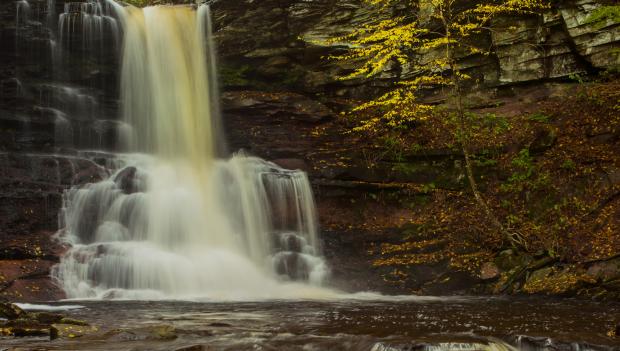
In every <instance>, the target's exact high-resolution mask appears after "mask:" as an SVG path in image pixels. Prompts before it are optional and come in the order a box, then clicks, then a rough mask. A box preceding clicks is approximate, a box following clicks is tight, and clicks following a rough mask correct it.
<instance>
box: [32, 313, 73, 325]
mask: <svg viewBox="0 0 620 351" xmlns="http://www.w3.org/2000/svg"><path fill="white" fill-rule="evenodd" d="M63 317H64V316H63V315H62V314H58V313H50V312H31V313H28V318H29V319H34V320H36V321H37V322H39V323H41V324H53V323H58V322H60V321H61V320H62V319H63Z"/></svg>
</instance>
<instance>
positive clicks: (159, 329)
mask: <svg viewBox="0 0 620 351" xmlns="http://www.w3.org/2000/svg"><path fill="white" fill-rule="evenodd" d="M105 336H106V337H107V338H108V339H109V340H119V341H121V340H122V341H136V340H174V339H176V338H177V337H178V336H177V333H176V329H175V328H174V327H173V326H171V325H167V324H163V325H153V326H148V327H143V328H136V329H116V330H112V331H109V332H107V333H106V335H105Z"/></svg>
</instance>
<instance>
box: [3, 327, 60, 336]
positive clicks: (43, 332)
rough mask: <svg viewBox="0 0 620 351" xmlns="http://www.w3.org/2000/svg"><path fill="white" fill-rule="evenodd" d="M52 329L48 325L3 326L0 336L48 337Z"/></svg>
mask: <svg viewBox="0 0 620 351" xmlns="http://www.w3.org/2000/svg"><path fill="white" fill-rule="evenodd" d="M49 334H50V328H49V326H46V325H36V324H33V325H24V326H1V327H0V335H3V336H14V337H24V336H48V335H49Z"/></svg>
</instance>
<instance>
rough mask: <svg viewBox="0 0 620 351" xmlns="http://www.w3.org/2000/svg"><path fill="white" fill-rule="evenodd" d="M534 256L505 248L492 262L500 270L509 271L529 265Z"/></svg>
mask: <svg viewBox="0 0 620 351" xmlns="http://www.w3.org/2000/svg"><path fill="white" fill-rule="evenodd" d="M533 260H534V258H533V257H532V256H530V255H528V254H520V253H515V252H514V251H513V250H505V251H502V252H500V254H499V255H498V256H497V258H496V259H495V261H494V263H495V264H496V265H497V267H498V268H499V269H501V270H502V271H510V270H512V269H514V268H516V267H525V266H527V265H529V264H530V263H531V262H532V261H533Z"/></svg>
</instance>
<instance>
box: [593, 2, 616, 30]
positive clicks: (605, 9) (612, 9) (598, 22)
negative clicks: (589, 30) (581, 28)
mask: <svg viewBox="0 0 620 351" xmlns="http://www.w3.org/2000/svg"><path fill="white" fill-rule="evenodd" d="M607 21H612V22H613V23H619V22H620V6H619V5H609V6H601V7H599V8H597V9H595V10H594V11H592V13H591V14H590V16H588V18H587V20H586V23H587V24H593V25H595V26H596V27H603V26H604V25H605V24H606V23H607Z"/></svg>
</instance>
